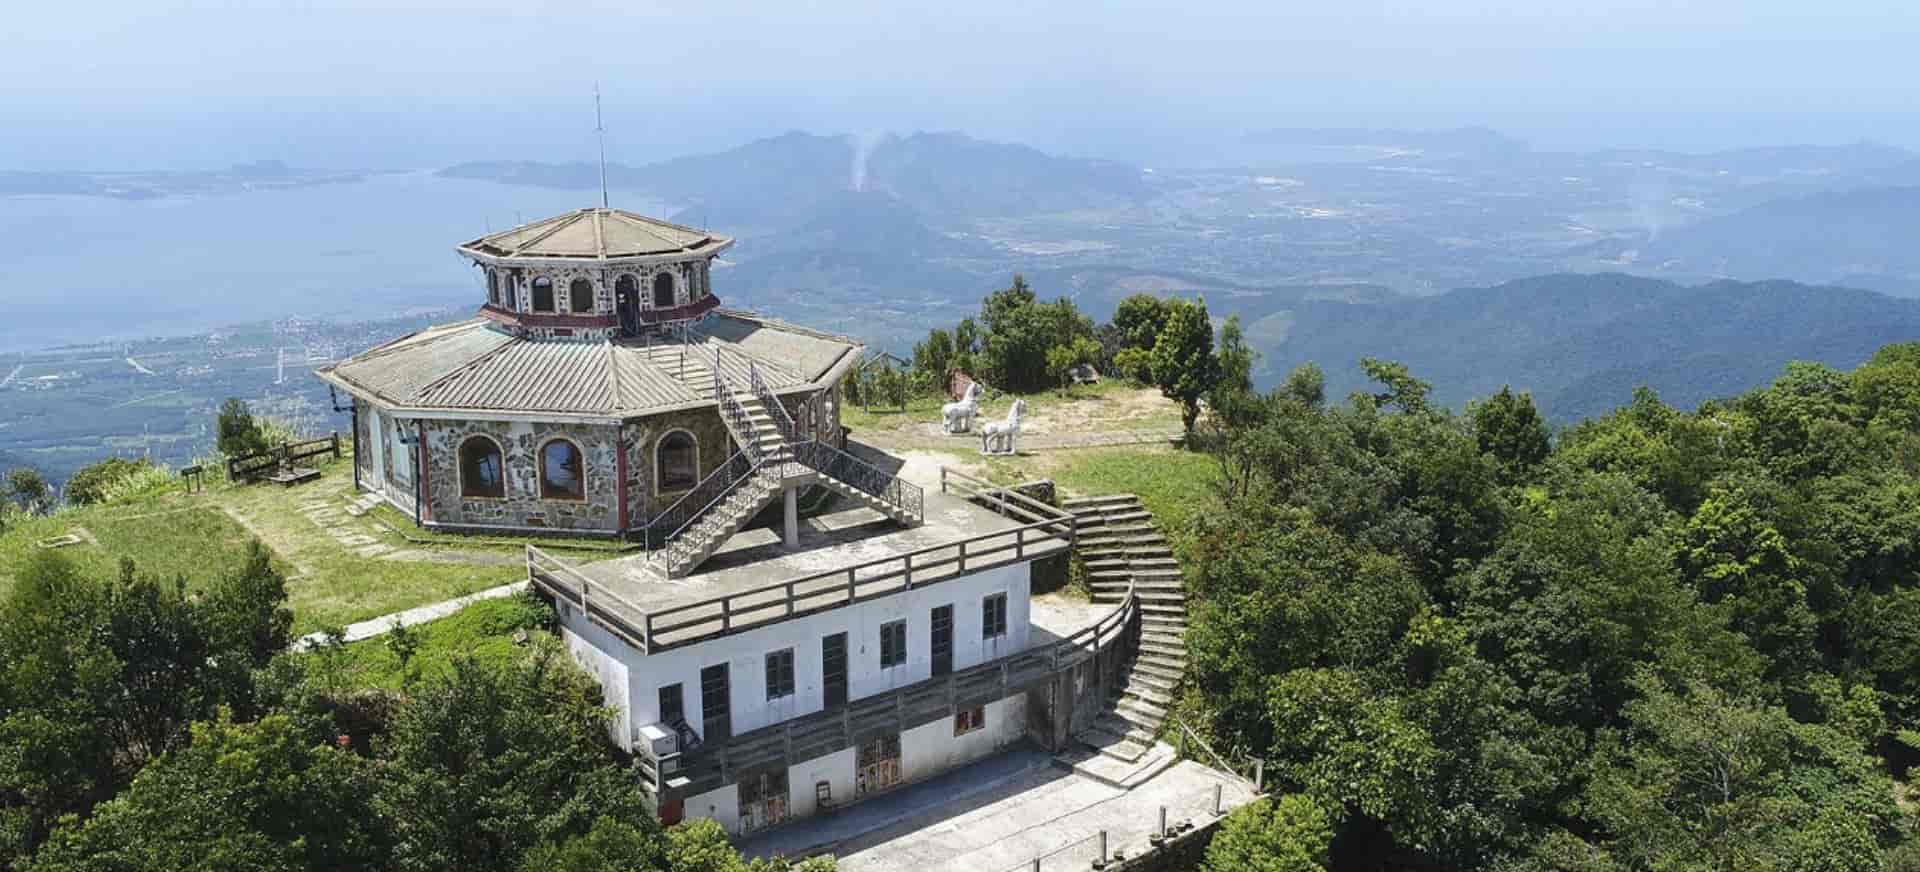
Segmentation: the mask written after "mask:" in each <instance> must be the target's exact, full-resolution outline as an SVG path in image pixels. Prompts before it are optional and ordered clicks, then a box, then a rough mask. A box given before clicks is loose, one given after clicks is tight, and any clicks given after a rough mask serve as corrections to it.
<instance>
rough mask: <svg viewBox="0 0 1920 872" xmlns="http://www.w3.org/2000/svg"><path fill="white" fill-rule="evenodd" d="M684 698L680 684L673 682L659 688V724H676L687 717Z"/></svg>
mask: <svg viewBox="0 0 1920 872" xmlns="http://www.w3.org/2000/svg"><path fill="white" fill-rule="evenodd" d="M685 700H686V696H685V694H684V693H682V692H681V690H680V683H679V682H677V681H676V682H674V683H673V684H669V685H667V686H666V687H663V688H660V723H663V724H677V723H679V722H680V721H681V719H683V718H685V717H686V716H687V709H686V702H685Z"/></svg>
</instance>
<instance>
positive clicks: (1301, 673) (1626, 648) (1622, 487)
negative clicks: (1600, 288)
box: [1184, 344, 1920, 872]
mask: <svg viewBox="0 0 1920 872" xmlns="http://www.w3.org/2000/svg"><path fill="white" fill-rule="evenodd" d="M1365 365H1366V369H1367V371H1368V373H1369V374H1370V375H1371V376H1372V377H1373V379H1374V383H1375V386H1374V389H1373V390H1371V391H1363V392H1359V393H1356V394H1354V395H1353V396H1351V397H1349V398H1347V399H1346V400H1344V401H1342V400H1335V399H1332V398H1329V397H1327V396H1326V395H1325V388H1324V381H1323V378H1322V377H1321V375H1320V373H1319V371H1318V370H1317V369H1315V368H1313V367H1312V366H1303V367H1301V368H1299V369H1297V370H1295V371H1294V372H1293V373H1292V374H1291V375H1290V376H1289V377H1288V378H1287V379H1286V380H1285V382H1284V383H1283V384H1282V385H1281V386H1280V387H1278V388H1277V389H1275V390H1273V391H1272V392H1270V393H1266V394H1254V393H1252V392H1248V391H1243V390H1236V389H1234V388H1232V387H1231V386H1228V387H1227V388H1224V389H1222V390H1220V391H1217V392H1216V393H1215V395H1214V399H1213V403H1212V405H1213V409H1214V412H1215V414H1214V416H1213V417H1212V418H1211V419H1210V420H1211V421H1212V424H1211V426H1210V427H1208V428H1207V430H1208V440H1209V441H1208V444H1207V445H1206V450H1209V451H1211V452H1212V453H1213V454H1214V456H1215V457H1216V458H1217V460H1218V463H1219V468H1220V472H1221V484H1220V487H1219V494H1218V498H1217V500H1216V501H1215V502H1214V504H1213V505H1212V506H1210V507H1208V508H1207V509H1205V510H1203V511H1201V512H1198V513H1197V515H1196V520H1195V522H1194V524H1193V527H1192V529H1191V530H1188V531H1186V533H1187V535H1186V548H1187V554H1186V558H1187V559H1186V560H1185V563H1186V565H1187V567H1188V584H1189V589H1190V594H1191V596H1192V598H1193V601H1194V602H1195V603H1196V606H1195V612H1194V623H1193V628H1192V630H1191V632H1190V636H1189V644H1190V646H1191V648H1192V654H1193V658H1194V670H1193V672H1192V674H1191V675H1190V682H1191V684H1192V687H1191V688H1190V691H1189V694H1188V698H1187V699H1186V700H1184V705H1185V708H1186V715H1187V716H1189V717H1192V718H1194V719H1196V720H1198V721H1202V722H1204V723H1205V724H1206V726H1207V729H1208V730H1210V731H1211V732H1212V733H1213V734H1214V735H1215V736H1216V737H1217V738H1219V739H1220V740H1222V741H1223V742H1226V743H1229V744H1231V745H1233V746H1235V747H1236V748H1238V749H1239V750H1240V751H1242V752H1244V753H1250V754H1253V755H1257V756H1260V757H1263V758H1265V759H1266V760H1267V761H1268V762H1269V766H1270V768H1269V770H1268V771H1269V772H1271V773H1273V775H1274V776H1275V777H1276V778H1277V786H1278V790H1277V793H1278V798H1277V799H1275V800H1270V801H1269V800H1263V801H1262V802H1261V803H1259V804H1257V805H1255V806H1252V807H1250V808H1249V809H1248V810H1246V811H1244V812H1242V813H1240V814H1238V815H1236V816H1235V817H1234V818H1233V819H1232V820H1231V821H1230V824H1229V826H1228V827H1226V829H1225V831H1224V832H1223V833H1222V835H1221V836H1220V837H1219V838H1217V839H1216V840H1215V842H1214V845H1213V846H1212V849H1211V854H1210V856H1209V859H1208V867H1209V868H1210V869H1212V870H1216V872H1225V870H1234V872H1246V870H1249V869H1261V870H1282V869H1284V870H1313V869H1321V868H1326V869H1353V870H1373V869H1434V870H1439V869H1477V868H1487V869H1501V870H1512V872H1522V870H1527V872H1531V870H1590V872H1601V870H1636V869H1657V870H1696V869H1697V870H1707V869H1714V870H1862V872H1864V870H1880V869H1897V870H1913V869H1920V843H1916V842H1915V841H1914V837H1913V833H1912V830H1913V824H1914V819H1913V815H1912V813H1911V811H1910V807H1909V806H1907V805H1906V801H1905V789H1906V788H1905V784H1904V779H1905V777H1906V774H1907V772H1908V769H1909V767H1910V766H1911V765H1913V763H1914V762H1915V760H1916V759H1917V758H1920V730H1916V728H1920V344H1905V345H1894V346H1888V347H1886V348H1883V349H1882V350H1880V351H1879V353H1877V354H1875V355H1874V356H1873V357H1872V358H1871V359H1870V360H1869V361H1868V362H1867V363H1865V364H1864V365H1862V366H1860V367H1859V368H1857V369H1855V370H1854V371H1852V372H1841V371H1837V370H1834V369H1831V368H1828V367H1825V366H1821V365H1817V364H1805V363H1802V364H1792V365H1789V366H1788V367H1787V368H1786V371H1785V373H1784V374H1783V375H1781V376H1780V377H1779V378H1778V379H1777V380H1776V381H1774V382H1773V383H1772V384H1771V385H1768V386H1766V387H1762V388H1758V389H1755V390H1751V391H1748V392H1746V393H1744V394H1740V395H1739V396H1736V397H1734V398H1731V399H1726V400H1719V401H1712V402H1708V403H1705V404H1703V405H1701V406H1700V407H1699V408H1698V409H1697V410H1695V411H1691V412H1689V411H1685V410H1682V409H1676V408H1674V407H1671V406H1669V405H1667V404H1665V403H1663V402H1661V400H1660V399H1659V398H1658V397H1657V396H1655V395H1654V394H1653V393H1652V392H1651V391H1646V390H1641V391H1639V392H1636V393H1635V394H1634V395H1633V396H1632V398H1631V402H1630V403H1628V404H1627V405H1625V406H1624V407H1621V408H1619V409H1617V410H1616V411H1613V412H1612V413H1610V414H1606V415H1604V416H1601V417H1597V418H1593V419H1590V420H1587V421H1583V422H1581V423H1579V424H1578V425H1575V426H1572V427H1570V428H1566V429H1563V430H1560V431H1558V432H1557V433H1556V432H1550V430H1549V428H1548V427H1547V426H1546V424H1545V423H1544V422H1543V420H1542V418H1541V415H1540V414H1539V412H1538V411H1537V410H1536V409H1535V407H1534V404H1533V402H1532V399H1531V398H1530V397H1529V396H1528V395H1527V394H1525V393H1516V392H1513V391H1511V390H1502V391H1499V392H1498V393H1495V394H1493V395H1492V396H1489V397H1486V398H1484V399H1482V400H1479V401H1477V402H1474V403H1472V404H1470V405H1469V406H1468V407H1467V409H1466V411H1465V412H1464V413H1463V414H1456V413H1453V412H1450V411H1447V410H1445V409H1443V408H1440V407H1438V406H1437V405H1436V404H1434V403H1433V402H1431V401H1430V393H1431V391H1430V387H1429V385H1427V384H1426V383H1424V382H1422V381H1420V380H1419V379H1418V378H1416V377H1415V374H1413V373H1410V372H1409V371H1408V370H1407V369H1406V368H1405V367H1404V366H1401V365H1399V364H1393V363H1386V362H1381V361H1368V362H1366V364H1365Z"/></svg>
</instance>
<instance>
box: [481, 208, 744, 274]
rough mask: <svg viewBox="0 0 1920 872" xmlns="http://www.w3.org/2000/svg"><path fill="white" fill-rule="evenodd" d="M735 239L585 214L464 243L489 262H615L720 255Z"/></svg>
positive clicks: (623, 215) (608, 213) (633, 217)
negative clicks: (630, 259)
mask: <svg viewBox="0 0 1920 872" xmlns="http://www.w3.org/2000/svg"><path fill="white" fill-rule="evenodd" d="M732 244H733V239H732V237H728V236H720V235H718V234H713V233H708V232H707V231H705V230H696V229H694V228H692V227H687V226H684V225H681V224H675V223H673V222H671V221H661V220H660V219H658V218H648V217H647V216H645V215H638V214H635V213H633V212H628V211H625V210H622V209H603V208H596V209H580V210H578V211H574V212H568V213H566V214H564V215H555V216H554V217H552V218H548V219H545V220H542V221H535V222H534V223H532V224H523V225H521V226H519V227H515V228H513V229H512V230H502V231H500V232H499V233H491V234H488V235H486V236H482V237H480V238H479V239H475V240H473V241H471V242H467V243H464V244H462V245H461V246H460V249H459V250H460V252H461V253H462V254H465V255H468V256H470V257H475V258H479V259H485V260H494V261H498V260H567V261H615V260H625V259H629V258H649V259H662V258H673V257H692V256H695V255H713V254H718V253H720V252H721V251H722V250H724V249H726V248H727V247H728V246H730V245H732Z"/></svg>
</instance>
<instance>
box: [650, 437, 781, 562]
mask: <svg viewBox="0 0 1920 872" xmlns="http://www.w3.org/2000/svg"><path fill="white" fill-rule="evenodd" d="M766 466H767V464H766V463H764V462H762V463H756V464H754V465H753V469H752V470H750V471H748V473H747V474H746V475H743V476H741V477H740V478H739V480H737V481H735V482H734V483H733V484H731V485H729V486H728V487H727V489H726V490H725V491H722V492H721V493H720V495H719V496H717V497H714V498H713V500H712V501H711V502H709V503H707V504H706V506H705V507H703V508H701V509H700V511H699V512H698V513H696V514H694V516H693V517H691V518H689V519H687V522H686V523H685V524H682V525H680V529H678V530H675V531H673V534H672V535H671V536H669V537H668V538H667V566H668V567H673V566H676V565H678V564H679V563H680V561H681V559H682V558H683V557H685V556H687V555H688V554H690V553H691V552H692V550H693V546H692V545H691V544H689V543H688V542H687V537H686V536H685V535H683V534H685V533H686V531H687V530H688V529H690V528H692V527H693V525H695V524H698V523H700V522H701V521H704V520H706V519H707V518H708V517H709V516H711V515H712V514H713V509H714V507H715V506H718V505H719V504H720V503H721V501H723V500H726V499H729V498H731V497H732V496H733V495H734V493H735V492H736V491H738V490H740V489H741V488H743V487H746V486H748V485H750V484H753V483H754V482H756V481H758V480H760V476H761V474H762V473H763V472H765V471H766Z"/></svg>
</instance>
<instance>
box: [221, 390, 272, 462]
mask: <svg viewBox="0 0 1920 872" xmlns="http://www.w3.org/2000/svg"><path fill="white" fill-rule="evenodd" d="M216 432H217V433H218V434H219V439H218V443H217V444H218V446H219V449H220V453H221V454H225V455H227V456H228V457H241V456H244V455H248V454H258V453H260V452H262V451H265V450H267V448H268V445H267V439H266V436H265V435H264V434H263V433H262V432H261V429H260V424H259V422H258V421H255V420H254V418H253V411H252V410H251V409H249V408H247V403H246V401H245V400H242V399H240V398H238V397H233V398H229V399H228V400H227V401H226V402H225V403H223V404H222V405H221V406H220V419H219V423H218V425H217V431H216Z"/></svg>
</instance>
